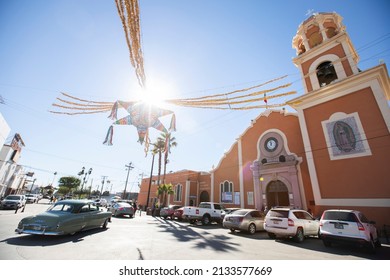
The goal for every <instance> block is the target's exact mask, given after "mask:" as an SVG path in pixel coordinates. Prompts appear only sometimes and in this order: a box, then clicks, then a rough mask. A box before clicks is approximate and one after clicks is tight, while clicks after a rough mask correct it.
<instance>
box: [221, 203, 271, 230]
mask: <svg viewBox="0 0 390 280" xmlns="http://www.w3.org/2000/svg"><path fill="white" fill-rule="evenodd" d="M223 227H225V228H227V229H230V231H231V232H235V231H236V230H240V231H247V232H249V233H250V234H255V232H256V231H262V230H264V214H263V213H262V212H260V211H259V210H256V209H239V210H236V211H234V212H232V213H231V214H227V215H226V216H225V218H224V219H223Z"/></svg>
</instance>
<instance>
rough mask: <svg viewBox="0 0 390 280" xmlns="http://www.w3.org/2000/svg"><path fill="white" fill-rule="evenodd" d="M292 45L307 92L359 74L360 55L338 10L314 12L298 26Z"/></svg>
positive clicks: (295, 61)
mask: <svg viewBox="0 0 390 280" xmlns="http://www.w3.org/2000/svg"><path fill="white" fill-rule="evenodd" d="M292 46H293V48H294V49H295V50H296V52H297V57H295V58H294V59H293V62H294V64H295V65H296V66H297V67H298V68H299V69H300V72H301V76H302V80H303V84H304V88H305V93H309V92H311V91H314V90H318V89H320V88H322V87H324V86H327V85H329V84H331V83H334V82H337V81H341V80H343V79H345V78H347V77H349V76H352V75H354V74H357V73H359V69H358V68H357V63H358V62H359V56H358V55H357V53H356V50H355V48H354V46H353V45H352V43H351V40H350V38H349V36H348V34H347V32H346V31H345V26H344V25H343V24H342V17H341V16H340V15H338V14H336V13H317V14H313V15H312V16H311V17H310V18H308V19H307V20H306V21H304V22H303V23H302V24H301V25H300V26H299V27H298V31H297V34H296V35H295V37H294V38H293V41H292Z"/></svg>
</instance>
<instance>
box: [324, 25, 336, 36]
mask: <svg viewBox="0 0 390 280" xmlns="http://www.w3.org/2000/svg"><path fill="white" fill-rule="evenodd" d="M336 35H337V31H336V28H334V27H328V28H327V29H326V36H327V37H328V38H332V37H333V36H336Z"/></svg>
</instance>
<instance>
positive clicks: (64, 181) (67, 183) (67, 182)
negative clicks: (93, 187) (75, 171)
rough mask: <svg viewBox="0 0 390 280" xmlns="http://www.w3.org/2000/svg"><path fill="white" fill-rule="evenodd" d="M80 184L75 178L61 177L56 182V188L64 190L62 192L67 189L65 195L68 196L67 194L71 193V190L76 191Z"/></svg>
mask: <svg viewBox="0 0 390 280" xmlns="http://www.w3.org/2000/svg"><path fill="white" fill-rule="evenodd" d="M80 183H81V181H80V179H79V178H77V177H73V176H69V177H61V178H60V179H59V181H58V187H59V188H60V189H61V188H65V189H64V190H66V189H67V193H65V194H68V193H70V192H72V190H73V189H76V188H77V187H79V186H80Z"/></svg>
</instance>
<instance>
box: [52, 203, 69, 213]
mask: <svg viewBox="0 0 390 280" xmlns="http://www.w3.org/2000/svg"><path fill="white" fill-rule="evenodd" d="M73 209H74V206H73V205H72V204H66V203H58V204H54V205H53V206H51V207H50V208H49V209H47V211H48V212H73Z"/></svg>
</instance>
